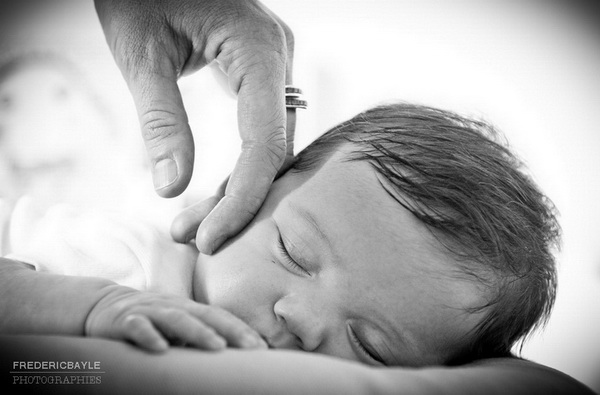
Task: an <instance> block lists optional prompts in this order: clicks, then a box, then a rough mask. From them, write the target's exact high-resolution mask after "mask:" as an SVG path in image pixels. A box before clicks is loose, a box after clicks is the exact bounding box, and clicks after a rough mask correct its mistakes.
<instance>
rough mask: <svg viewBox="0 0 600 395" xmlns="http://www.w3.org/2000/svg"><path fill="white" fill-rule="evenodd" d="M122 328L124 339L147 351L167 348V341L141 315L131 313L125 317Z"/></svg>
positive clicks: (160, 350)
mask: <svg viewBox="0 0 600 395" xmlns="http://www.w3.org/2000/svg"><path fill="white" fill-rule="evenodd" d="M123 330H124V332H125V333H124V337H125V339H126V340H129V341H131V342H132V343H134V344H135V345H137V346H138V347H141V348H144V349H146V350H148V351H155V352H162V351H165V350H167V349H168V348H169V343H167V341H166V340H165V338H164V337H163V336H161V334H160V332H159V331H158V330H157V329H156V328H155V327H154V325H152V322H151V321H150V320H149V319H148V318H147V317H145V316H143V315H139V314H131V315H129V316H127V317H125V319H124V320H123Z"/></svg>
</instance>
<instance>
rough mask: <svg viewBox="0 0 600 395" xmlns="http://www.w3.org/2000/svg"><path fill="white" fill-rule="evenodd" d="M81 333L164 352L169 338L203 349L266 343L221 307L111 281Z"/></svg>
mask: <svg viewBox="0 0 600 395" xmlns="http://www.w3.org/2000/svg"><path fill="white" fill-rule="evenodd" d="M85 334H86V336H95V337H105V338H110V339H121V340H128V341H130V342H132V343H134V344H135V345H137V346H139V347H141V348H144V349H146V350H149V351H158V352H160V351H165V350H166V349H167V348H168V347H169V343H170V344H174V345H188V346H193V347H197V348H200V349H204V350H220V349H223V348H225V347H226V346H227V345H229V346H232V347H239V348H266V347H267V345H266V343H265V342H264V340H263V339H262V338H261V337H260V336H259V335H258V334H257V333H256V332H255V331H254V330H253V329H252V328H250V327H249V326H248V325H247V324H246V323H244V322H243V321H242V320H240V319H239V318H237V317H235V316H234V315H233V314H231V313H229V312H227V311H225V310H223V309H220V308H218V307H214V306H209V305H205V304H201V303H196V302H194V301H192V300H190V299H184V298H180V297H176V296H169V295H163V294H155V293H151V292H140V291H136V290H134V289H132V288H127V287H123V286H119V285H115V286H113V287H112V288H111V289H110V291H109V293H107V295H105V296H104V297H103V298H102V299H101V300H100V301H99V302H98V303H97V304H96V305H95V306H94V308H93V309H92V310H91V311H90V313H89V315H88V317H87V319H86V322H85Z"/></svg>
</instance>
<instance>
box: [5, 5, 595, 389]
mask: <svg viewBox="0 0 600 395" xmlns="http://www.w3.org/2000/svg"><path fill="white" fill-rule="evenodd" d="M264 3H265V4H266V5H267V6H268V7H269V8H270V9H271V10H273V11H274V12H275V13H276V14H278V15H279V16H280V17H281V18H282V19H283V20H284V21H286V22H287V23H288V25H290V27H291V28H292V30H293V31H294V33H295V37H296V54H295V65H294V70H295V74H294V80H295V82H296V84H297V85H298V86H300V87H302V88H303V90H304V91H305V96H306V97H307V99H308V100H309V109H308V110H306V111H301V112H299V116H298V128H297V138H296V141H297V147H298V149H301V148H302V147H304V146H305V145H307V144H308V143H309V142H310V141H312V140H313V139H314V138H315V137H316V136H317V135H319V134H320V133H322V132H324V131H325V130H326V129H327V128H329V127H331V126H333V125H335V124H337V123H338V122H340V121H342V120H345V119H347V118H349V117H351V116H353V115H355V114H356V113H358V112H360V111H362V110H364V109H366V108H368V107H371V106H373V105H376V104H379V103H382V102H386V101H393V100H405V101H412V102H417V103H421V104H427V105H432V106H437V107H441V108H444V109H448V110H454V111H457V112H460V113H463V114H465V115H472V116H475V117H480V118H484V119H486V120H488V121H490V122H492V123H493V124H495V125H496V126H497V127H498V128H499V129H500V130H502V131H504V133H505V134H506V135H507V137H508V139H509V140H510V141H511V143H512V146H513V148H514V149H515V150H516V151H517V152H518V153H519V154H520V156H521V157H522V158H524V159H525V161H526V163H527V164H528V166H529V168H530V170H531V172H532V174H533V176H534V178H535V179H536V181H537V182H538V183H539V184H540V185H541V187H542V189H544V190H545V191H546V192H547V194H548V195H549V196H550V197H551V198H552V199H553V201H554V202H555V204H556V205H557V207H558V209H559V211H560V213H561V217H560V220H561V224H562V227H563V232H564V240H563V248H562V251H561V252H560V254H559V259H558V261H559V291H558V298H557V302H556V306H555V310H554V314H553V316H552V319H551V320H550V322H549V325H548V326H547V328H546V330H545V331H543V332H540V333H538V334H536V335H535V336H534V337H533V338H532V339H531V340H530V341H529V342H528V343H527V344H526V346H525V347H524V349H523V356H524V357H526V358H530V359H532V360H534V361H537V362H540V363H542V364H546V365H549V366H551V367H554V368H556V369H558V370H561V371H563V372H566V373H567V374H569V375H571V376H573V377H575V378H577V379H579V380H580V381H582V382H584V383H585V384H587V385H588V386H590V387H591V388H592V389H594V390H595V391H596V392H600V336H599V335H598V333H600V156H599V154H600V23H599V22H600V11H599V8H598V7H594V6H592V5H590V4H588V2H583V1H582V2H578V1H563V2H552V1H525V0H520V1H516V0H515V1H495V2H494V1H478V0H462V1H461V0H458V1H452V2H448V1H433V0H420V1H400V0H387V1H386V0H369V1H357V0H344V1H335V0H318V1H317V0H303V1H292V0H277V1H275V0H266V1H265V2H264ZM0 40H1V42H0V197H1V198H2V200H1V202H2V204H3V205H5V206H7V207H9V206H10V205H11V204H12V202H14V201H15V200H16V199H18V198H19V197H20V196H23V195H26V194H27V195H30V196H33V197H34V198H35V199H36V200H38V201H41V202H43V203H44V204H48V205H50V204H54V203H57V202H68V203H70V204H74V205H80V206H83V207H96V208H97V207H102V208H108V209H119V210H123V209H125V210H129V211H135V212H140V213H152V215H153V216H157V217H159V218H160V219H161V220H164V221H165V223H168V221H170V219H171V218H172V216H173V215H174V214H175V213H176V212H177V211H178V210H179V209H180V208H182V207H183V206H184V205H186V204H187V203H189V202H190V201H193V200H194V199H198V198H201V197H203V196H208V195H209V194H212V193H213V191H214V190H215V189H216V188H217V186H218V185H219V183H220V182H221V181H222V180H223V179H224V178H225V177H226V175H227V174H228V173H229V172H230V170H231V169H232V168H233V164H234V162H235V160H236V158H237V154H238V152H239V151H238V150H239V139H238V136H237V126H236V102H235V98H234V97H233V96H232V95H231V94H230V93H229V92H227V91H226V89H225V88H223V85H222V84H221V83H219V78H215V77H216V76H217V75H216V74H218V72H217V71H215V70H214V69H213V70H211V69H210V68H207V69H205V70H201V71H200V72H198V73H196V74H194V75H193V76H190V77H185V78H183V79H182V80H181V81H180V88H181V90H182V93H183V96H184V101H185V104H186V108H187V111H188V115H189V118H190V124H191V127H192V129H193V131H194V136H195V141H196V147H197V148H196V150H197V152H196V154H197V156H196V167H195V174H194V178H193V181H192V185H191V186H190V188H189V189H188V191H187V192H186V193H185V194H184V195H182V196H181V197H178V198H175V199H170V200H165V199H160V198H158V197H156V196H155V194H154V192H153V189H152V181H151V177H150V173H149V171H148V163H147V159H146V157H145V151H144V149H143V143H142V140H141V137H140V135H139V127H138V124H137V117H136V113H135V108H134V106H133V102H132V100H131V97H130V95H129V92H128V91H127V88H126V86H125V83H124V81H123V80H122V78H121V75H120V73H119V71H118V69H117V67H116V65H115V64H114V61H113V59H112V56H111V54H110V52H109V50H108V47H107V45H106V43H105V40H104V36H103V34H102V30H101V27H100V25H99V22H98V21H97V18H96V15H95V11H94V7H93V2H92V0H85V1H83V0H45V1H31V0H15V1H7V0H3V1H2V8H0Z"/></svg>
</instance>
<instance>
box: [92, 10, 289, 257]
mask: <svg viewBox="0 0 600 395" xmlns="http://www.w3.org/2000/svg"><path fill="white" fill-rule="evenodd" d="M95 4H96V10H97V12H98V16H99V18H100V21H101V23H102V26H103V29H104V33H105V35H106V38H107V41H108V44H109V46H110V49H111V51H112V53H113V55H114V57H115V60H116V62H117V65H118V66H119V68H120V69H121V72H122V74H123V76H124V78H125V80H126V82H127V84H128V86H129V89H130V91H131V93H132V96H133V99H134V101H135V104H136V108H137V112H138V116H139V120H140V124H141V129H142V136H143V138H144V141H145V144H146V149H147V151H148V155H149V157H150V161H151V164H152V168H153V179H154V186H155V189H156V191H157V193H158V194H159V195H161V196H163V197H173V196H177V195H179V194H180V193H181V192H183V190H185V188H186V187H187V185H188V183H189V181H190V178H191V176H192V168H193V162H194V143H193V138H192V133H191V130H190V127H189V125H188V121H187V116H186V112H185V109H184V107H183V102H182V98H181V93H180V92H179V88H178V86H177V79H178V77H180V76H181V75H184V74H186V73H191V72H194V71H197V70H199V69H200V68H202V67H203V66H205V65H206V64H208V63H211V62H213V61H216V62H217V63H218V65H219V67H220V68H221V70H223V71H224V72H225V74H227V76H228V78H229V85H230V88H231V89H232V90H233V91H234V93H236V94H237V95H238V126H239V132H240V136H241V138H242V150H241V153H240V156H239V158H238V161H237V163H236V166H235V168H234V170H233V172H232V173H231V176H230V177H229V179H228V182H227V184H226V187H225V188H224V190H223V191H222V192H223V193H221V194H217V195H216V196H215V197H213V198H210V199H208V200H206V201H205V202H201V203H200V204H198V205H197V206H195V207H192V208H190V209H189V210H188V211H187V212H186V213H187V214H186V215H187V216H188V218H187V219H186V220H185V221H179V222H176V223H174V225H173V228H172V235H173V237H174V238H175V239H176V240H177V241H188V240H190V239H192V238H193V237H194V236H195V237H196V244H197V246H198V248H199V249H200V251H201V252H204V253H212V252H213V251H214V250H216V249H217V248H218V247H219V246H220V245H221V244H222V243H223V242H224V241H225V240H226V239H227V238H228V237H230V236H232V235H234V234H236V233H237V232H238V231H239V230H241V229H242V228H243V227H244V226H245V225H246V224H247V223H248V222H249V221H250V220H251V219H252V218H253V217H254V215H255V214H256V212H257V211H258V209H259V208H260V206H261V205H262V202H263V201H264V199H265V197H266V194H267V192H268V190H269V187H270V185H271V183H272V182H273V179H274V177H275V175H276V174H277V172H278V171H279V170H280V169H281V168H282V166H283V165H284V162H286V161H288V162H289V161H291V159H292V158H293V144H292V143H293V138H294V136H293V132H294V125H295V116H294V114H293V110H290V111H288V117H287V120H286V110H285V98H284V94H285V91H284V86H285V85H286V84H291V83H292V59H293V36H292V33H291V31H290V29H289V28H288V27H287V26H286V25H285V24H284V23H283V22H282V21H281V20H280V19H279V18H278V17H277V16H275V15H274V14H273V13H272V12H271V11H269V10H268V9H267V8H266V7H264V6H263V5H262V4H261V3H259V2H258V1H257V0H246V1H238V0H179V1H176V0H155V1H146V0H95ZM286 122H287V125H286ZM210 132H213V131H210ZM196 230H197V232H196Z"/></svg>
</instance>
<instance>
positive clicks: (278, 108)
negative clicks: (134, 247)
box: [196, 53, 287, 254]
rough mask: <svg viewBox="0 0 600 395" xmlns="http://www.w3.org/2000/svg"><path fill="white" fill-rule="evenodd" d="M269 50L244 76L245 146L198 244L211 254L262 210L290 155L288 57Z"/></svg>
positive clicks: (240, 114) (241, 100)
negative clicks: (287, 101)
mask: <svg viewBox="0 0 600 395" xmlns="http://www.w3.org/2000/svg"><path fill="white" fill-rule="evenodd" d="M275 55H276V54H273V53H271V54H268V55H267V56H266V57H265V58H263V59H262V62H263V64H258V65H254V66H253V69H252V70H250V71H249V73H248V74H246V75H244V76H243V77H242V79H241V83H240V89H239V91H238V125H239V130H240V136H241V138H242V151H241V153H240V156H239V158H238V160H237V163H236V165H235V168H234V170H233V172H232V173H231V176H230V178H229V182H228V183H227V187H226V189H225V195H224V197H223V198H222V199H221V200H220V201H219V203H218V204H217V205H216V207H215V208H214V209H213V210H212V211H211V213H210V214H209V215H208V216H207V217H206V218H205V219H204V221H202V223H201V224H200V227H199V229H198V233H197V235H196V244H197V246H198V249H199V250H200V251H201V252H202V253H205V254H210V253H212V252H214V250H215V249H216V248H218V247H219V246H220V245H221V244H222V242H223V241H225V240H226V239H227V238H228V237H230V236H232V235H234V234H235V233H237V232H238V231H239V230H240V229H242V228H243V227H244V226H246V224H248V222H250V221H251V220H252V218H253V217H254V215H256V213H257V212H258V210H259V209H260V206H261V205H262V203H263V201H264V200H265V197H266V195H267V193H268V191H269V188H270V186H271V183H272V182H273V180H274V178H275V176H276V175H277V172H278V171H279V169H280V168H281V166H282V164H283V163H284V160H285V158H286V152H287V142H286V127H285V122H286V112H285V67H286V65H285V56H275Z"/></svg>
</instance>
